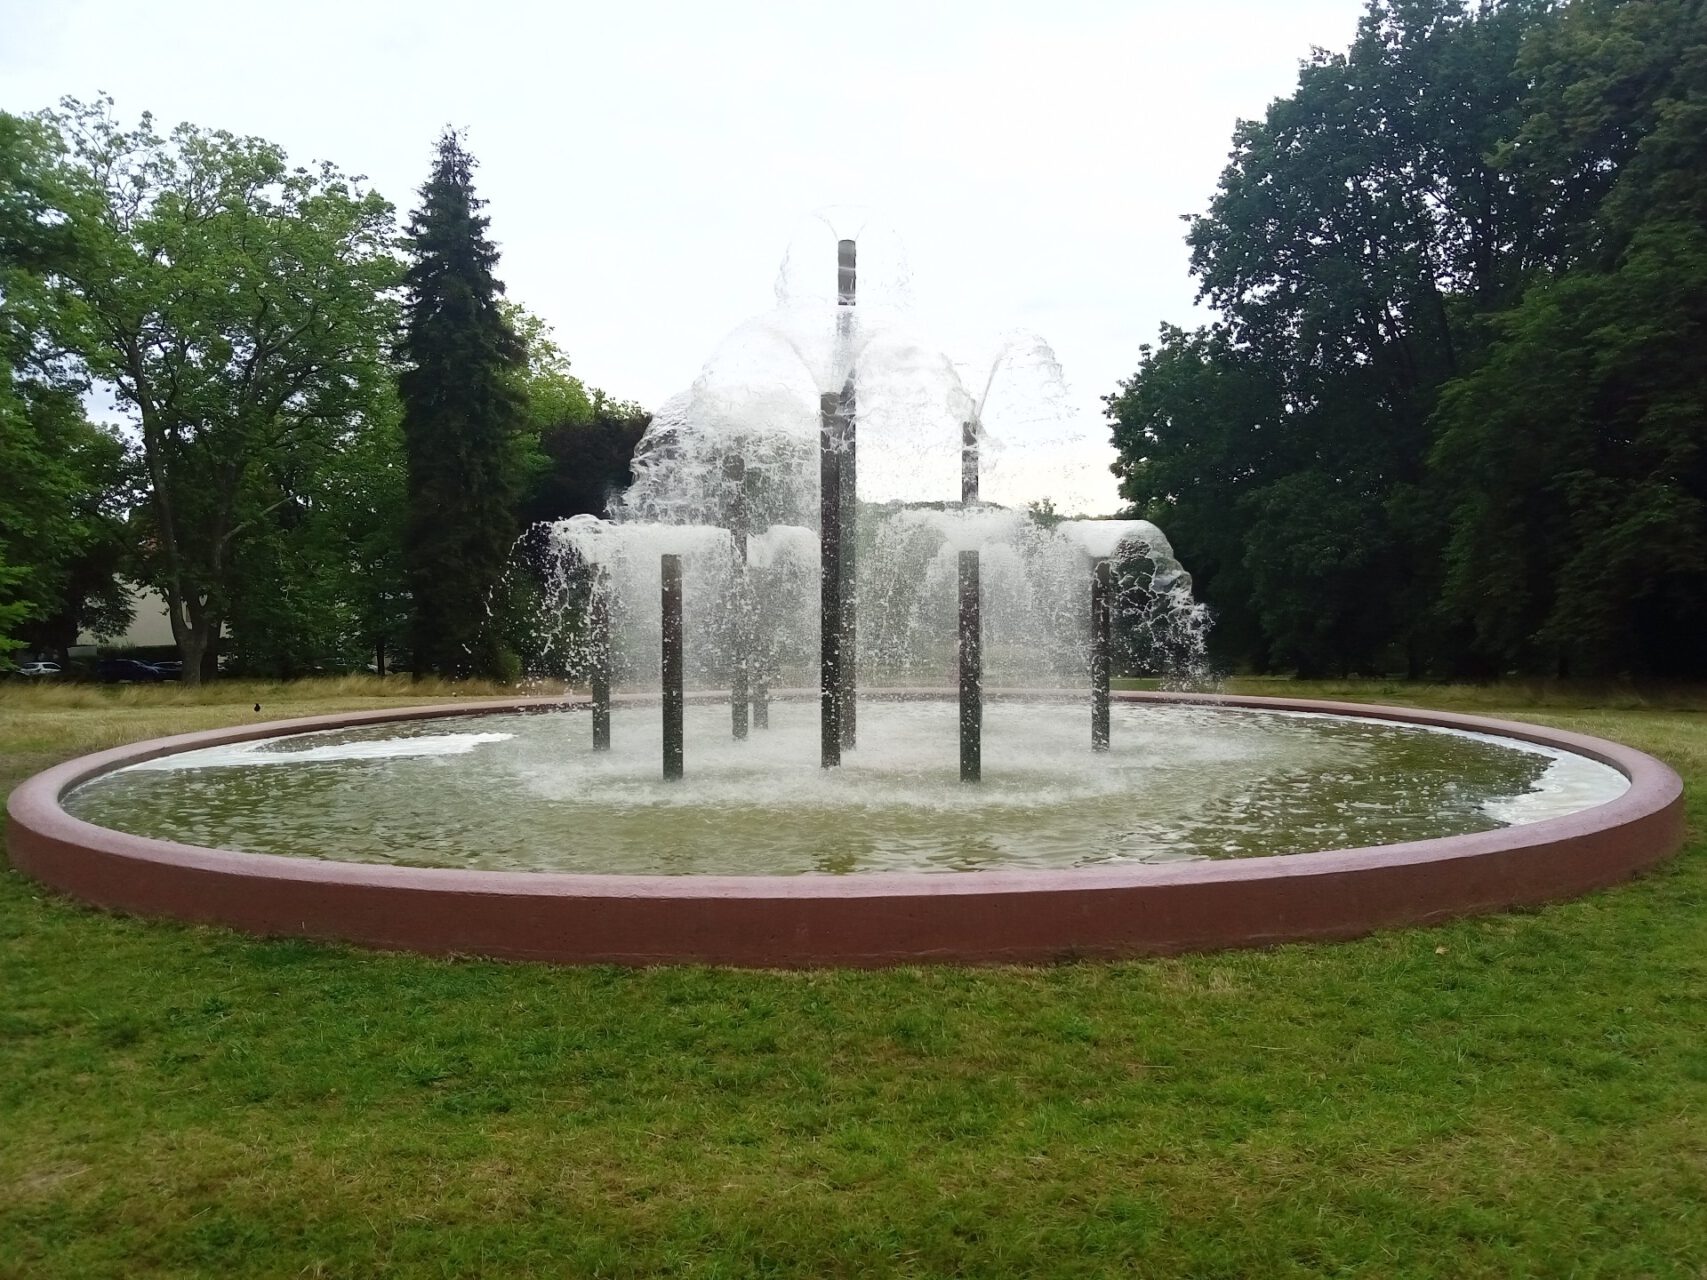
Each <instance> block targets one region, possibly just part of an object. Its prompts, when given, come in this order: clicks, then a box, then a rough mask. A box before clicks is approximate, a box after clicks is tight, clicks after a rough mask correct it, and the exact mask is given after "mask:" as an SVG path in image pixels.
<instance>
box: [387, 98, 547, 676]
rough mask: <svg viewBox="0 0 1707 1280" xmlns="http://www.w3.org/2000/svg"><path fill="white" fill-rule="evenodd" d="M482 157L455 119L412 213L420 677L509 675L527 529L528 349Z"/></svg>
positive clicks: (410, 543) (407, 438)
mask: <svg viewBox="0 0 1707 1280" xmlns="http://www.w3.org/2000/svg"><path fill="white" fill-rule="evenodd" d="M474 164H475V161H474V157H473V156H471V155H469V153H468V152H467V151H466V150H464V149H463V146H462V141H461V139H460V138H459V137H458V136H457V135H456V133H454V132H453V131H451V130H448V129H447V130H446V131H445V132H444V134H443V135H442V136H441V137H440V139H439V144H438V157H437V160H436V161H435V163H434V165H433V172H432V175H431V176H430V177H429V178H428V179H427V181H426V183H425V184H424V185H423V186H422V187H421V193H420V194H421V205H420V208H418V209H417V210H416V211H415V213H414V214H413V215H412V216H411V218H410V221H409V232H408V245H409V250H410V253H411V255H412V257H413V262H412V263H411V265H410V267H409V270H408V273H407V275H406V276H405V277H404V283H405V286H406V289H407V295H408V296H407V303H406V308H407V311H406V315H407V322H406V329H405V333H404V338H403V343H402V350H401V356H402V363H403V365H404V368H403V371H402V373H401V375H400V376H399V378H398V390H399V394H400V396H401V399H402V402H403V441H404V447H405V450H406V454H407V458H408V495H409V519H408V533H407V538H406V541H405V564H406V568H407V574H408V581H409V587H410V592H411V595H412V597H413V601H414V621H413V632H414V637H413V639H414V643H413V649H414V656H415V667H414V669H415V672H416V674H417V675H419V674H423V673H426V672H429V671H436V672H439V673H442V674H445V675H452V676H463V675H471V674H479V675H486V676H501V675H503V674H505V668H506V663H505V660H504V655H503V652H502V643H501V637H500V634H499V629H498V628H497V627H495V626H493V625H492V624H491V618H490V614H489V602H490V601H491V600H492V599H493V595H494V592H495V590H496V588H497V586H498V584H499V581H500V579H501V577H502V575H503V572H504V568H505V564H506V561H507V560H508V558H509V554H510V548H511V546H512V544H513V542H514V540H515V536H516V532H517V524H516V514H515V512H516V504H517V501H518V499H519V497H520V495H521V486H522V481H523V474H524V471H525V467H526V460H525V439H526V430H525V429H526V425H527V423H526V416H525V408H526V406H525V400H524V396H523V392H522V391H521V390H520V389H519V388H518V386H517V376H518V372H519V370H520V369H521V368H522V367H523V363H524V360H525V357H526V352H525V350H524V348H523V346H522V343H521V340H520V339H519V338H518V337H517V336H516V333H515V331H514V329H513V328H512V327H511V326H510V324H509V322H508V321H507V320H506V319H505V317H504V313H503V310H502V307H501V304H500V295H501V294H502V293H503V291H504V287H503V285H502V284H501V283H499V281H498V280H497V279H496V277H495V276H494V275H493V268H494V267H495V266H496V265H497V261H498V251H497V249H496V248H495V247H494V246H493V245H492V243H491V241H490V240H489V239H488V238H487V235H486V230H487V226H488V224H489V222H490V220H489V219H488V218H486V217H485V216H483V215H482V214H481V213H480V212H479V211H480V209H481V208H482V207H484V204H485V202H484V201H483V200H480V199H478V198H477V197H476V196H475V194H474Z"/></svg>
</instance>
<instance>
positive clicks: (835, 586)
mask: <svg viewBox="0 0 1707 1280" xmlns="http://www.w3.org/2000/svg"><path fill="white" fill-rule="evenodd" d="M841 435H842V414H841V396H839V395H838V394H836V393H835V392H833V391H831V392H827V393H825V395H824V397H823V398H822V400H820V402H819V419H818V488H819V506H818V587H819V594H818V717H819V724H820V729H821V738H822V742H821V754H822V761H821V763H822V764H823V766H824V768H826V769H831V768H834V767H835V766H836V765H839V764H841V762H842V716H841V710H842V627H841V621H842V546H841V543H842V501H841V479H842V455H841Z"/></svg>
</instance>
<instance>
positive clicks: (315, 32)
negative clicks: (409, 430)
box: [0, 0, 1363, 510]
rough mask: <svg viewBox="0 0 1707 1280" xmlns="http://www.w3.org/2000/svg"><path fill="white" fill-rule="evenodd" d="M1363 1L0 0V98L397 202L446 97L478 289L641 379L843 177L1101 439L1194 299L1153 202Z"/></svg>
mask: <svg viewBox="0 0 1707 1280" xmlns="http://www.w3.org/2000/svg"><path fill="white" fill-rule="evenodd" d="M1362 7H1363V5H1362V0H1172V2H1171V3H1160V2H1159V0H1127V2H1125V3H1102V2H1099V0H1033V2H1032V3H1026V4H1012V3H1004V2H1002V0H968V2H965V3H961V2H955V3H932V2H931V0H912V2H911V3H887V2H882V3H879V2H875V0H868V2H865V3H857V2H855V3H842V4H836V5H831V4H825V3H811V2H809V0H795V2H794V3H787V4H785V3H742V2H740V0H692V2H690V0H684V2H681V3H669V4H663V3H646V2H642V0H604V2H602V3H597V4H591V3H565V4H555V5H553V4H544V3H541V4H533V5H530V4H521V3H509V2H506V0H484V2H483V3H475V4H469V3H460V4H448V3H440V2H439V0H413V2H411V3H408V4H391V3H377V2H370V0H343V3H324V2H322V0H293V2H292V3H287V4H281V3H268V4H265V5H261V4H252V3H242V2H240V0H219V2H212V0H147V2H140V0H125V2H123V3H113V2H106V0H102V2H97V0H0V33H3V34H0V107H4V108H6V109H8V110H13V111H28V110H34V109H36V108H39V107H43V106H47V105H50V104H51V103H53V102H54V101H56V100H57V99H58V98H59V97H61V96H62V95H66V94H71V95H74V96H78V97H84V98H88V97H92V96H94V95H95V94H96V93H97V92H98V91H101V90H106V91H108V92H110V93H112V94H113V96H114V97H115V98H116V99H117V105H118V109H119V111H120V113H121V115H122V116H123V117H124V118H126V119H127V120H128V119H131V118H133V117H134V116H135V114H136V113H138V112H140V111H143V110H150V111H152V112H154V114H155V116H156V118H157V120H158V121H160V122H161V123H163V124H165V125H168V126H169V125H172V124H175V123H177V122H179V121H181V120H189V121H193V122H195V123H197V124H201V125H205V126H210V127H221V128H226V129H230V130H232V131H234V132H239V133H253V134H259V135H261V136H263V137H266V138H270V139H272V140H274V141H276V142H278V143H280V144H282V145H283V146H284V147H285V148H286V150H287V151H288V152H289V153H290V155H291V157H292V158H293V159H294V160H296V161H298V162H304V161H308V160H311V159H327V160H331V161H333V162H334V163H336V164H338V165H339V166H341V167H343V168H344V169H346V170H349V171H352V172H357V173H365V174H367V175H368V176H369V178H370V179H371V180H372V181H373V183H374V184H375V185H376V186H377V187H378V188H379V189H380V190H381V191H382V192H383V193H384V194H385V195H386V196H387V197H388V198H390V199H391V200H392V201H393V203H395V204H396V205H397V206H398V207H399V210H400V211H407V209H409V208H410V207H411V206H412V205H413V203H414V200H415V189H416V188H417V187H418V186H419V184H420V182H421V180H422V178H423V177H424V176H425V173H426V170H427V167H428V165H429V163H430V159H431V151H432V145H433V141H434V138H435V136H436V135H437V133H438V131H439V129H440V128H441V127H442V126H443V125H445V124H447V123H448V124H454V125H456V126H458V127H465V128H466V129H467V131H468V144H469V147H470V149H471V150H472V151H473V152H474V153H475V155H476V156H478V157H479V160H480V169H479V172H478V175H477V181H478V184H479V188H480V191H481V193H482V194H483V195H484V196H485V197H486V198H487V199H488V200H489V201H490V206H489V208H488V213H489V214H490V215H491V218H492V233H493V235H494V237H495V238H496V239H497V241H498V242H499V245H500V247H501V249H502V251H503V262H502V264H501V268H500V271H501V275H502V277H503V279H504V280H505V282H506V284H507V285H508V288H509V293H510V296H511V297H513V298H515V299H517V300H518V301H520V302H522V303H523V304H525V305H526V306H527V307H529V308H530V309H532V310H533V311H535V312H538V313H539V314H541V315H542V316H544V317H545V318H546V319H547V320H548V321H550V322H551V323H552V324H553V325H554V326H555V327H556V330H557V336H558V338H559V340H560V342H561V343H562V345H563V346H564V348H565V349H566V350H567V351H568V352H569V353H570V356H571V358H572V360H573V362H574V369H575V372H576V373H577V374H579V375H580V376H581V377H582V378H584V379H585V380H587V381H588V382H590V383H593V384H595V385H598V386H601V387H603V388H605V389H606V390H607V391H609V392H611V393H612V394H614V395H617V396H621V397H624V398H630V399H636V400H639V401H641V402H642V403H644V404H647V405H649V406H656V405H657V404H658V403H660V402H661V401H662V400H663V399H664V398H665V397H667V396H669V395H670V394H672V393H673V392H676V391H679V390H681V389H683V388H684V387H686V386H687V385H688V384H689V383H691V382H692V380H693V378H694V376H695V374H696V373H697V372H698V370H699V368H700V366H701V364H702V363H703V361H704V360H705V358H706V357H707V355H708V354H710V352H711V351H712V349H713V348H714V347H715V346H716V345H717V344H718V342H719V340H720V339H721V338H722V337H723V336H724V335H725V334H726V333H728V332H729V330H731V329H732V328H734V327H735V326H736V325H737V324H739V323H740V322H741V321H742V320H744V319H745V318H747V317H749V316H751V315H753V314H755V313H757V312H761V311H763V310H765V309H766V308H768V307H769V306H770V305H771V304H772V301H773V294H772V288H773V285H774V282H775V279H776V274H777V267H778V263H779V261H780V259H781V257H782V254H783V251H784V249H785V247H786V245H787V242H788V240H789V236H790V232H791V230H792V229H793V228H794V227H795V226H796V225H797V224H798V220H799V218H800V216H801V215H802V214H804V213H806V212H808V211H810V210H813V209H815V208H818V207H820V206H824V205H832V204H847V203H855V204H862V205H867V206H870V207H871V208H872V209H873V210H874V211H875V212H876V213H877V214H878V215H879V216H880V217H881V218H882V220H883V221H884V222H885V223H887V224H888V225H889V226H891V227H893V228H894V229H895V230H896V231H897V232H898V233H899V234H900V236H901V238H902V239H903V240H904V242H905V244H906V248H907V254H908V257H909V259H910V262H911V267H912V273H913V292H914V296H915V300H916V303H917V305H918V307H919V308H920V309H921V311H924V312H927V313H939V314H945V315H946V314H955V315H959V316H961V317H972V318H975V319H976V320H977V322H978V323H979V324H980V325H983V326H986V327H988V328H990V329H1007V328H1013V327H1023V328H1027V329H1033V330H1036V331H1037V332H1039V333H1041V334H1042V335H1044V336H1045V337H1046V338H1047V339H1048V340H1049V342H1050V343H1051V345H1052V346H1053V347H1054V349H1055V351H1056V353H1057V355H1058V356H1059V358H1060V361H1061V364H1062V366H1063V368H1064V370H1065V373H1066V376H1067V379H1068V383H1069V386H1070V388H1071V392H1072V403H1073V405H1074V407H1075V410H1076V412H1077V413H1078V414H1079V415H1080V418H1081V421H1082V423H1083V426H1084V432H1085V437H1086V439H1087V440H1089V441H1094V442H1101V441H1105V440H1106V436H1107V430H1106V426H1105V425H1104V424H1103V423H1102V420H1101V408H1102V406H1101V403H1100V397H1102V396H1103V395H1105V394H1107V393H1108V392H1110V391H1112V390H1113V389H1114V385H1115V383H1116V381H1117V380H1118V379H1120V378H1122V377H1125V376H1126V375H1128V374H1130V373H1131V372H1132V370H1133V368H1134V367H1135V366H1136V363H1137V359H1138V347H1139V344H1140V343H1143V342H1147V341H1151V340H1153V338H1154V337H1155V334H1156V328H1157V325H1158V324H1159V323H1160V322H1161V321H1163V320H1170V321H1174V322H1177V323H1192V322H1194V321H1197V320H1200V319H1202V318H1203V317H1202V314H1201V313H1200V312H1198V311H1197V310H1196V309H1195V308H1194V306H1193V301H1192V299H1193V288H1192V282H1191V280H1190V278H1189V276H1188V275H1187V272H1186V250H1185V246H1184V244H1183V240H1182V236H1183V232H1184V226H1183V224H1182V223H1181V222H1180V221H1179V216H1180V215H1181V214H1184V213H1191V212H1197V211H1201V210H1202V208H1203V207H1204V205H1205V204H1206V202H1207V200H1208V198H1209V196H1210V194H1211V193H1212V191H1213V189H1214V186H1215V181H1216V178H1217V175H1218V173H1219V172H1220V169H1221V167H1222V166H1223V164H1224V163H1225V160H1226V155H1227V151H1228V145H1229V139H1230V138H1231V135H1232V130H1233V127H1234V124H1235V122H1236V121H1237V120H1238V119H1240V118H1241V117H1251V116H1256V115H1260V114H1261V112H1262V111H1263V110H1264V108H1265V107H1266V105H1267V104H1268V102H1269V101H1270V100H1271V99H1273V98H1274V97H1276V96H1279V95H1282V94H1285V93H1287V92H1289V91H1290V90H1291V88H1292V85H1293V82H1294V79H1295V77H1296V74H1297V64H1298V62H1299V60H1300V59H1301V58H1303V57H1305V56H1306V55H1307V54H1308V52H1309V50H1310V48H1311V46H1313V45H1325V46H1328V47H1330V48H1343V47H1344V46H1345V45H1346V44H1348V43H1349V41H1350V39H1351V37H1352V35H1353V32H1354V28H1355V26H1356V21H1357V16H1358V14H1359V13H1360V12H1361V10H1362ZM833 269H834V265H833V263H831V264H826V271H827V272H829V273H832V274H833ZM1083 452H1084V455H1085V458H1086V464H1087V465H1086V468H1085V472H1086V476H1087V480H1086V488H1085V491H1084V492H1083V493H1082V494H1078V495H1062V497H1063V498H1065V501H1066V503H1067V504H1068V505H1070V506H1081V507H1085V508H1088V509H1091V510H1111V509H1113V507H1114V505H1115V497H1114V488H1113V481H1112V478H1110V477H1108V476H1107V475H1106V472H1103V471H1102V468H1103V467H1104V466H1105V465H1106V462H1107V461H1108V460H1109V459H1110V458H1111V457H1112V452H1111V451H1109V450H1108V449H1107V448H1106V446H1105V445H1103V444H1101V443H1092V444H1089V445H1087V446H1085V447H1084V449H1083ZM862 488H863V486H862ZM945 496H948V495H945Z"/></svg>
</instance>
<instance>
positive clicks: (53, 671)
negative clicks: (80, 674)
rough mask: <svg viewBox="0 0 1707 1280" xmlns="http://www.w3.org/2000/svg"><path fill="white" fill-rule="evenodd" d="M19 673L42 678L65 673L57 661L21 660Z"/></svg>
mask: <svg viewBox="0 0 1707 1280" xmlns="http://www.w3.org/2000/svg"><path fill="white" fill-rule="evenodd" d="M18 674H19V675H21V676H34V677H36V678H37V679H41V678H44V677H48V676H57V675H61V674H63V673H62V672H61V671H60V668H59V664H58V663H57V662H20V663H19V664H18Z"/></svg>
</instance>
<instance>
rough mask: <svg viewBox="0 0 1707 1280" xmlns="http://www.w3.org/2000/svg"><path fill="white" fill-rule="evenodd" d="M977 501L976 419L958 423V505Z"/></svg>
mask: <svg viewBox="0 0 1707 1280" xmlns="http://www.w3.org/2000/svg"><path fill="white" fill-rule="evenodd" d="M977 501H978V419H976V418H968V419H967V420H966V421H965V422H963V423H961V424H960V505H961V506H963V507H969V506H971V505H972V504H973V503H974V502H977Z"/></svg>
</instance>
